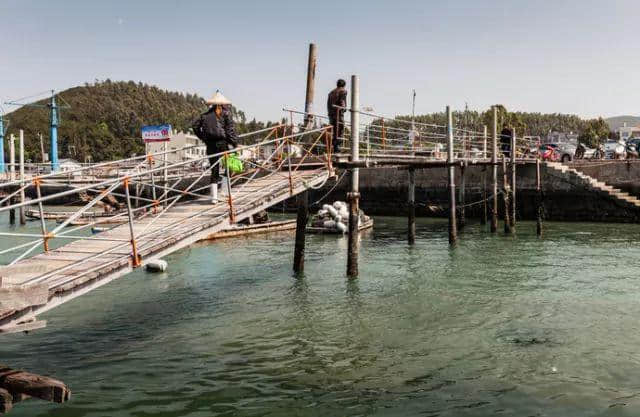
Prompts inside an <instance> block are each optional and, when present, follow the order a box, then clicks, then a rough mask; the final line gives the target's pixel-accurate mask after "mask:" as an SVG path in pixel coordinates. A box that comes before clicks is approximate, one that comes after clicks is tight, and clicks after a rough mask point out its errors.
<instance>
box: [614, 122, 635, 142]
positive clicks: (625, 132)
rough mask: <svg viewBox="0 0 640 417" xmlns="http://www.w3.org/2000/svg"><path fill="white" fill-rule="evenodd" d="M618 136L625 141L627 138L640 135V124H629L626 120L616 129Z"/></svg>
mask: <svg viewBox="0 0 640 417" xmlns="http://www.w3.org/2000/svg"><path fill="white" fill-rule="evenodd" d="M616 132H617V133H618V137H619V138H620V139H622V140H624V141H626V140H627V139H630V138H633V137H636V136H640V126H627V122H624V123H623V125H622V126H621V127H619V128H618V129H616Z"/></svg>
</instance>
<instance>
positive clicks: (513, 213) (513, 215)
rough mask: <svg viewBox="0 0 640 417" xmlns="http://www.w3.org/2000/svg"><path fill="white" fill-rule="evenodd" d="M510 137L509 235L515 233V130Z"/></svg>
mask: <svg viewBox="0 0 640 417" xmlns="http://www.w3.org/2000/svg"><path fill="white" fill-rule="evenodd" d="M512 132H513V134H512V135H511V195H510V197H509V202H510V203H511V217H510V218H509V220H511V223H510V226H511V233H515V232H516V157H517V155H516V129H515V128H514V129H513V130H512Z"/></svg>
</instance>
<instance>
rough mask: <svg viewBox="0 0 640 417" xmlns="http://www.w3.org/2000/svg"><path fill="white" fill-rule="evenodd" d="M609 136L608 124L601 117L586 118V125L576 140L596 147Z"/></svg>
mask: <svg viewBox="0 0 640 417" xmlns="http://www.w3.org/2000/svg"><path fill="white" fill-rule="evenodd" d="M608 137H609V125H608V124H607V122H605V121H604V119H603V118H602V117H599V118H597V119H591V120H587V123H586V127H585V129H584V130H583V131H582V133H581V134H580V136H578V141H580V142H581V143H584V144H585V145H587V146H590V147H592V148H593V147H596V146H597V145H598V144H599V143H600V142H602V141H604V140H606V139H607V138H608Z"/></svg>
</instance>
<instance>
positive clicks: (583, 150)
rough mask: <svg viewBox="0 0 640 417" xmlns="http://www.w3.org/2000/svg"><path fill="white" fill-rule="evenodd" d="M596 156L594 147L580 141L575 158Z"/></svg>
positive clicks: (593, 157) (592, 157)
mask: <svg viewBox="0 0 640 417" xmlns="http://www.w3.org/2000/svg"><path fill="white" fill-rule="evenodd" d="M595 156H596V150H595V149H594V148H589V147H588V146H587V145H585V144H584V143H578V146H577V147H576V153H575V154H574V158H575V159H596V158H595Z"/></svg>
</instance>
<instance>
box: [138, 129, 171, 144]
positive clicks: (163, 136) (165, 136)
mask: <svg viewBox="0 0 640 417" xmlns="http://www.w3.org/2000/svg"><path fill="white" fill-rule="evenodd" d="M169 139H171V125H159V126H142V140H143V141H144V143H149V142H168V141H169Z"/></svg>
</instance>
